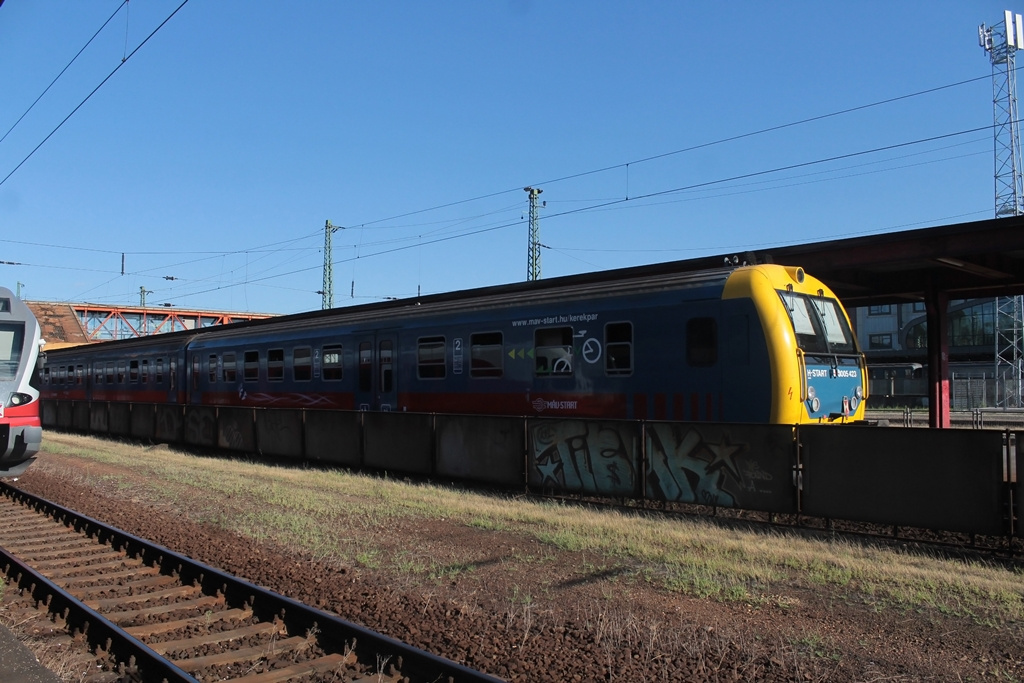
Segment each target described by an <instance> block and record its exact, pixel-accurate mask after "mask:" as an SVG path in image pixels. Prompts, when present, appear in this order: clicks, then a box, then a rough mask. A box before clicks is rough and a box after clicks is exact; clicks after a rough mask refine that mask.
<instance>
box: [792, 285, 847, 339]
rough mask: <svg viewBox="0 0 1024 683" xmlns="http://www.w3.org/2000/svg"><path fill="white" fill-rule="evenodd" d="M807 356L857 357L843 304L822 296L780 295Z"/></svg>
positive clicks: (795, 293) (796, 293) (794, 293)
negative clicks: (854, 354) (812, 354)
mask: <svg viewBox="0 0 1024 683" xmlns="http://www.w3.org/2000/svg"><path fill="white" fill-rule="evenodd" d="M779 296H781V297H782V301H783V303H784V304H786V310H787V311H788V312H789V319H790V321H791V322H792V323H793V329H794V331H795V332H796V340H797V344H798V345H799V346H800V348H801V349H802V350H803V351H804V353H856V352H857V346H856V344H854V341H853V333H852V332H851V331H850V326H849V324H848V323H847V322H846V317H845V316H844V315H843V311H842V309H841V308H839V302H838V301H836V300H835V299H828V298H825V297H822V296H808V295H807V294H800V293H799V292H786V291H781V290H780V291H779Z"/></svg>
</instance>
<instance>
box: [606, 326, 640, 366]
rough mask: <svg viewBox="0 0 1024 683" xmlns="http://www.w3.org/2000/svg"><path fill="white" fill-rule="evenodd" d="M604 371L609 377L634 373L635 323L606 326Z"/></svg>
mask: <svg viewBox="0 0 1024 683" xmlns="http://www.w3.org/2000/svg"><path fill="white" fill-rule="evenodd" d="M604 370H605V372H606V373H607V374H609V375H630V374H632V373H633V323H608V324H607V325H605V326H604Z"/></svg>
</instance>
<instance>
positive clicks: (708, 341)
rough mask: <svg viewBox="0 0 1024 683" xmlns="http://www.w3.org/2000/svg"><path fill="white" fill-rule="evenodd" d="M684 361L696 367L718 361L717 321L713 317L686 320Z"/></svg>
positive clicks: (710, 364)
mask: <svg viewBox="0 0 1024 683" xmlns="http://www.w3.org/2000/svg"><path fill="white" fill-rule="evenodd" d="M686 362H687V363H689V364H690V365H691V366H693V367H696V368H706V367H710V366H712V365H714V364H715V363H717V362H718V323H717V322H716V321H715V319H714V318H690V319H689V320H687V321H686Z"/></svg>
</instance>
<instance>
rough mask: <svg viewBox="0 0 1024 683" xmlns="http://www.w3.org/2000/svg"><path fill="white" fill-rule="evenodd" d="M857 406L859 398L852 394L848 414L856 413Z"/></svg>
mask: <svg viewBox="0 0 1024 683" xmlns="http://www.w3.org/2000/svg"><path fill="white" fill-rule="evenodd" d="M859 405H860V397H859V396H857V395H856V394H854V395H853V397H852V398H851V399H850V412H851V413H855V412H857V406H859Z"/></svg>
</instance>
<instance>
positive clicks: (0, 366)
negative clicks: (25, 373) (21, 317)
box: [0, 323, 25, 380]
mask: <svg viewBox="0 0 1024 683" xmlns="http://www.w3.org/2000/svg"><path fill="white" fill-rule="evenodd" d="M24 338H25V325H24V324H12V323H3V324H0V380H12V379H15V378H16V377H17V376H18V363H20V362H21V347H22V344H23V343H24V341H23V340H24Z"/></svg>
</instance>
